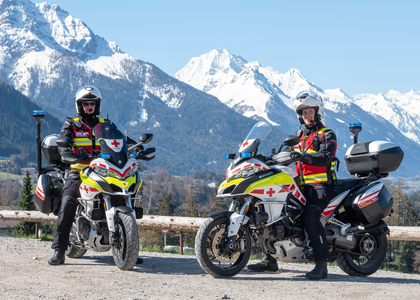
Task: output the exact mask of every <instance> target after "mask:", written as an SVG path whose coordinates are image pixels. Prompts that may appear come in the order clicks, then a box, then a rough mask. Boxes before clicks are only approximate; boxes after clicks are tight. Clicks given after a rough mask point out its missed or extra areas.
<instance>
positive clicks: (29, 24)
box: [0, 0, 285, 174]
mask: <svg viewBox="0 0 420 300" xmlns="http://www.w3.org/2000/svg"><path fill="white" fill-rule="evenodd" d="M0 79H1V80H3V81H5V82H7V83H8V84H10V85H12V86H14V87H15V88H16V89H17V90H18V91H20V92H21V93H23V94H24V95H25V96H27V97H29V98H31V99H33V100H34V101H35V102H36V103H37V104H39V105H40V106H41V107H43V108H44V109H46V110H47V111H49V112H51V113H53V114H54V115H56V116H57V117H59V118H61V119H62V120H64V119H65V118H66V116H70V117H75V105H74V95H75V93H76V91H77V90H78V89H79V88H80V87H81V86H83V85H87V84H93V85H95V86H97V87H98V88H99V89H100V91H101V93H102V97H103V99H102V102H101V111H102V116H103V117H107V115H109V117H110V119H111V120H113V121H116V122H118V124H119V125H123V126H124V127H125V128H126V129H127V131H128V133H129V135H130V136H131V137H133V138H137V137H138V136H140V135H141V134H142V133H144V132H151V133H153V134H154V140H153V141H152V143H151V146H152V147H156V148H157V156H156V159H155V160H153V161H151V162H150V165H152V166H157V167H164V168H166V169H167V170H168V171H170V172H172V173H175V174H188V173H189V172H190V170H192V169H193V170H195V171H199V170H204V169H208V170H214V171H217V172H219V173H224V170H225V168H226V166H227V162H226V160H225V154H226V152H228V151H231V152H232V151H236V150H237V145H238V144H239V143H240V142H241V141H242V139H243V138H244V137H245V136H246V133H247V132H248V130H249V128H251V127H252V126H253V124H254V123H255V121H254V120H251V119H248V118H246V117H243V116H242V115H240V114H238V113H236V112H235V111H233V110H231V109H228V110H226V106H225V105H224V104H222V103H221V102H220V101H219V100H218V99H216V98H215V97H213V96H210V95H208V94H206V93H203V92H201V91H199V90H197V89H195V88H193V87H191V86H190V85H187V84H185V83H183V82H180V81H178V80H176V79H174V78H173V77H171V76H169V75H167V74H165V73H164V72H162V71H161V70H160V69H159V68H157V67H156V66H154V65H153V64H151V63H145V62H143V61H141V60H139V59H137V58H134V57H132V56H131V55H129V54H127V53H124V52H123V51H121V49H119V47H118V45H117V44H116V43H114V42H108V41H106V40H105V39H104V38H102V37H100V36H98V35H96V34H95V33H93V32H92V31H91V30H90V29H89V27H88V26H87V25H86V24H85V23H84V22H82V21H81V20H79V19H76V18H74V17H73V16H71V15H70V14H69V13H68V12H66V11H64V10H62V9H61V8H60V7H59V6H57V5H51V4H48V3H41V4H35V3H32V2H31V1H29V0H0ZM203 112H205V118H203ZM28 118H31V116H28ZM31 119H32V118H31ZM276 134H277V135H278V137H279V138H280V137H281V136H284V135H285V134H284V133H281V132H279V131H277V132H276ZM10 138H13V137H10Z"/></svg>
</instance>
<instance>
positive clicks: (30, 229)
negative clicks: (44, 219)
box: [16, 172, 35, 236]
mask: <svg viewBox="0 0 420 300" xmlns="http://www.w3.org/2000/svg"><path fill="white" fill-rule="evenodd" d="M22 190H23V194H22V196H21V200H20V201H19V207H20V209H22V210H35V203H34V201H33V194H32V183H31V176H30V175H29V172H26V173H25V179H24V181H23V185H22ZM34 233H35V223H33V222H20V223H19V224H18V225H17V226H16V235H17V236H29V235H31V234H34Z"/></svg>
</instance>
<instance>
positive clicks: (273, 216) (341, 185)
mask: <svg viewBox="0 0 420 300" xmlns="http://www.w3.org/2000/svg"><path fill="white" fill-rule="evenodd" d="M351 130H352V132H353V133H354V134H356V136H357V133H358V132H359V131H360V130H361V125H360V127H357V126H355V127H354V128H351ZM270 131H271V126H270V125H269V124H268V123H265V122H259V123H257V124H256V125H255V126H254V127H253V128H252V130H251V131H250V133H249V134H248V136H247V137H246V138H245V140H244V142H243V143H241V145H240V148H239V151H238V153H237V154H236V155H235V154H229V155H228V158H230V159H232V160H233V161H232V162H231V164H230V166H229V168H228V169H227V172H226V174H227V175H226V178H227V179H226V180H225V181H224V182H223V183H222V184H221V185H220V186H219V190H218V194H217V197H226V198H230V199H232V204H231V206H230V209H229V210H227V211H218V212H214V213H211V214H209V217H210V218H209V219H208V220H206V221H205V222H204V223H203V224H202V226H201V227H200V229H199V231H198V233H197V236H196V241H195V249H196V255H197V259H198V262H199V264H200V266H201V267H202V268H203V270H204V271H206V272H207V273H208V274H210V275H212V276H214V277H229V276H234V275H235V274H237V273H239V272H240V271H241V270H242V269H243V268H244V267H245V266H246V264H247V262H248V260H249V257H250V255H251V247H252V246H251V245H252V241H253V240H254V241H262V242H263V243H264V246H265V248H266V249H267V251H268V252H269V253H270V254H271V256H273V257H274V258H276V259H277V260H279V261H281V262H286V263H308V262H313V260H314V258H313V249H312V247H311V242H310V240H309V239H308V234H307V233H306V230H305V228H304V226H303V224H304V222H303V219H302V218H303V211H304V208H305V204H306V198H305V184H303V181H302V180H301V178H300V177H299V176H298V174H297V173H296V172H295V170H294V169H291V168H289V167H287V165H289V164H290V163H292V162H295V161H297V159H299V155H298V154H297V153H292V152H288V151H283V152H281V149H282V147H283V146H288V147H289V149H290V148H291V147H293V146H294V145H296V144H298V143H299V139H300V138H299V137H296V136H289V137H288V138H287V139H286V140H285V141H284V142H283V144H282V147H280V149H279V151H278V153H277V154H275V155H273V156H272V157H271V158H266V157H264V156H260V155H258V145H259V144H260V143H261V142H262V141H263V140H264V138H265V137H266V136H267V135H268V134H269V132H270ZM302 150H303V151H305V149H302ZM403 155H404V154H403V151H402V150H401V148H400V147H398V146H396V145H395V144H393V143H390V142H382V141H374V142H367V143H355V144H354V145H352V146H351V147H350V148H349V149H348V151H347V153H346V156H345V160H346V163H347V169H348V171H349V172H350V173H351V174H353V175H354V178H350V179H338V180H337V182H336V186H335V190H334V197H333V199H331V201H330V202H329V204H328V206H327V208H326V209H325V210H324V211H323V213H322V216H321V222H322V224H323V225H324V226H325V231H326V236H327V240H328V244H329V250H330V257H331V258H330V261H337V264H338V265H339V266H340V268H341V269H342V270H343V271H344V272H346V273H347V274H349V275H353V276H368V275H370V274H373V273H375V272H376V271H377V270H378V269H379V268H380V267H381V266H382V264H383V262H384V260H385V256H386V249H387V239H386V235H387V233H388V232H389V229H388V227H387V224H386V223H385V222H384V221H383V218H385V217H386V216H388V215H389V214H390V213H391V209H392V204H393V198H392V196H391V195H390V193H389V192H388V190H387V188H386V187H385V185H384V184H383V183H382V182H380V181H379V180H380V179H381V178H384V177H386V176H387V175H388V173H389V172H393V171H395V170H397V169H398V167H399V165H400V163H401V161H402V159H403Z"/></svg>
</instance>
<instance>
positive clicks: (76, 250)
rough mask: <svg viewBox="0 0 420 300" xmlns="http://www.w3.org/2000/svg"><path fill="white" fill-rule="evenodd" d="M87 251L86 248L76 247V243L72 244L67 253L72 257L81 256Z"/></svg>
mask: <svg viewBox="0 0 420 300" xmlns="http://www.w3.org/2000/svg"><path fill="white" fill-rule="evenodd" d="M86 251H87V250H86V249H80V248H78V247H76V246H75V245H71V244H70V245H69V247H68V248H67V250H66V255H67V257H70V258H79V257H82V256H83V255H85V253H86Z"/></svg>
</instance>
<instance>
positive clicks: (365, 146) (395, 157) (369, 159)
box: [344, 141, 404, 176]
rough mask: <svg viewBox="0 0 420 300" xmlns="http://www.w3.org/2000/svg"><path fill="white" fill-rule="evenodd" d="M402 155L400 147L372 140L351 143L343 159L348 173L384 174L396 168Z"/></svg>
mask: <svg viewBox="0 0 420 300" xmlns="http://www.w3.org/2000/svg"><path fill="white" fill-rule="evenodd" d="M403 157H404V152H403V151H402V149H401V148H400V147H399V146H397V145H395V144H394V143H391V142H386V141H373V142H366V143H357V144H354V145H352V146H351V147H350V148H349V149H348V150H347V152H346V155H345V156H344V159H345V161H346V164H347V170H348V171H349V172H350V174H352V175H354V174H358V175H359V176H368V175H369V174H370V173H375V174H384V173H389V172H393V171H395V170H397V169H398V167H399V166H400V164H401V162H402V160H403Z"/></svg>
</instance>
